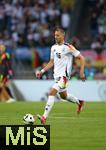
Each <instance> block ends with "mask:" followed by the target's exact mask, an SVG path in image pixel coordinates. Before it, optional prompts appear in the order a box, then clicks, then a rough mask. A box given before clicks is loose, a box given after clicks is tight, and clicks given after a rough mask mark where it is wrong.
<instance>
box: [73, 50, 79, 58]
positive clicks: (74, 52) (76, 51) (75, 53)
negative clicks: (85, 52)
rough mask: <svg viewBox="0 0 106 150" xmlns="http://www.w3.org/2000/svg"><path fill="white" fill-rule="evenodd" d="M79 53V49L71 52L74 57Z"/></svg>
mask: <svg viewBox="0 0 106 150" xmlns="http://www.w3.org/2000/svg"><path fill="white" fill-rule="evenodd" d="M79 54H80V51H78V50H75V51H73V52H72V55H73V56H74V57H77V56H78V55H79Z"/></svg>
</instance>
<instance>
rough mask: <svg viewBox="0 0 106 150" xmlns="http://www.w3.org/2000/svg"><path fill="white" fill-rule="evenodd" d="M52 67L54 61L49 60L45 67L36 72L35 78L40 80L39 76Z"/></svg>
mask: <svg viewBox="0 0 106 150" xmlns="http://www.w3.org/2000/svg"><path fill="white" fill-rule="evenodd" d="M53 65H54V60H53V59H50V61H49V62H48V63H47V65H46V66H45V67H44V68H42V70H40V71H36V77H37V78H41V76H42V75H43V73H45V72H46V71H48V70H49V69H50V68H52V67H53Z"/></svg>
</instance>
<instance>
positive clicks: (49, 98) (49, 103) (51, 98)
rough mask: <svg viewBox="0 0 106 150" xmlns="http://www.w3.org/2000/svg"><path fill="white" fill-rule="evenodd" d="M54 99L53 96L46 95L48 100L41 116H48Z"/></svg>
mask: <svg viewBox="0 0 106 150" xmlns="http://www.w3.org/2000/svg"><path fill="white" fill-rule="evenodd" d="M54 101H55V96H49V97H48V101H47V104H46V107H45V111H44V114H43V116H44V117H45V118H47V117H48V115H49V113H50V111H51V109H52V107H53V105H54Z"/></svg>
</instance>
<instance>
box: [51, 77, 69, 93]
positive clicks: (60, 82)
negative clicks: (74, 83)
mask: <svg viewBox="0 0 106 150" xmlns="http://www.w3.org/2000/svg"><path fill="white" fill-rule="evenodd" d="M64 78H65V79H64ZM67 84H68V79H67V77H60V78H59V79H55V83H54V85H53V86H52V88H54V89H56V90H57V91H58V92H59V93H61V92H64V91H66V90H67Z"/></svg>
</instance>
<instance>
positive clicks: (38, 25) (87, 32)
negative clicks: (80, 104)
mask: <svg viewBox="0 0 106 150" xmlns="http://www.w3.org/2000/svg"><path fill="white" fill-rule="evenodd" d="M105 3H106V2H105V0H86V1H85V0H80V1H79V0H67V1H66V0H58V1H56V0H39V1H37V0H31V1H30V0H1V1H0V43H4V44H5V45H6V46H7V52H9V53H10V55H11V56H12V64H13V69H14V78H16V79H25V78H26V79H27V78H28V79H34V78H35V76H34V70H35V69H36V68H37V67H40V66H41V65H42V64H43V63H44V62H47V61H48V60H49V55H50V46H51V45H52V44H53V42H54V40H53V36H52V35H53V29H54V28H55V27H56V26H62V27H63V28H64V29H65V31H66V33H67V34H66V38H67V39H68V41H69V42H71V43H73V44H74V45H75V46H76V47H77V48H78V49H80V50H81V52H82V53H83V55H84V56H85V57H86V58H87V63H88V62H89V61H88V60H90V61H91V64H92V67H94V68H95V70H96V71H95V74H94V77H93V79H99V77H100V78H101V76H99V77H98V76H97V74H98V72H99V73H101V74H102V75H103V76H104V77H102V79H105V78H106V73H105V72H106V71H105V70H106V5H105ZM47 78H48V77H47ZM49 78H50V77H49ZM77 79H78V78H77ZM89 79H90V78H89Z"/></svg>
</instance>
